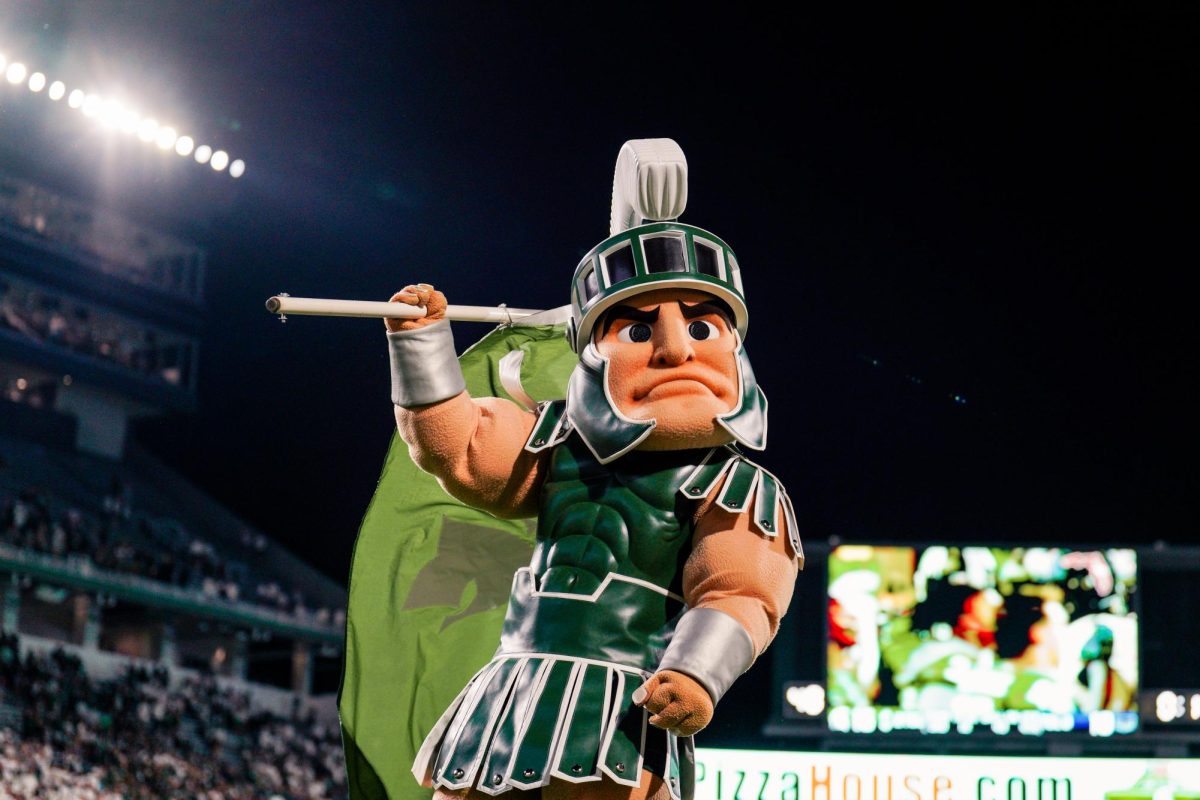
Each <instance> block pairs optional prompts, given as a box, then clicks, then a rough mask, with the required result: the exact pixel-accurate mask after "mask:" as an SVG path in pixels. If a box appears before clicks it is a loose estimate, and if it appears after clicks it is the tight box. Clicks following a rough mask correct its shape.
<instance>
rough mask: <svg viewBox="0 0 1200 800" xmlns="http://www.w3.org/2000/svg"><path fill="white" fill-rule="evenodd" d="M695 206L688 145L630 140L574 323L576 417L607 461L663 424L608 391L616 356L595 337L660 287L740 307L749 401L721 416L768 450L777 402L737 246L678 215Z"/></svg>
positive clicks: (586, 266)
mask: <svg viewBox="0 0 1200 800" xmlns="http://www.w3.org/2000/svg"><path fill="white" fill-rule="evenodd" d="M686 205H687V159H685V158H684V155H683V150H681V149H680V147H679V145H678V144H676V143H675V142H674V141H673V140H671V139H634V140H632V141H628V142H626V143H625V145H624V146H623V147H622V148H621V152H620V154H619V155H618V156H617V166H616V171H615V174H614V176H613V199H612V218H611V222H610V227H609V233H610V235H609V238H607V239H605V240H604V241H603V242H601V243H600V244H598V245H596V246H595V247H593V248H592V249H591V251H590V252H588V254H587V255H586V256H584V257H583V260H582V261H580V262H579V266H578V267H576V268H575V277H574V280H573V281H572V284H571V319H570V321H569V322H568V324H567V338H568V340H569V341H570V343H571V347H572V348H574V350H575V352H576V353H578V354H579V360H580V363H579V366H578V367H577V368H576V370H575V372H574V373H573V374H572V376H571V380H570V384H569V386H568V392H567V416H568V417H569V418H570V421H571V425H572V427H574V428H575V430H577V431H578V432H579V434H580V436H581V437H582V438H583V440H584V441H585V442H586V443H587V445H588V447H589V448H590V449H591V450H592V453H593V454H594V455H595V456H596V457H597V459H599V460H600V462H601V463H607V462H609V461H612V460H613V459H616V458H618V457H620V456H622V455H624V454H625V453H627V452H629V451H630V450H632V449H634V448H635V447H637V445H638V444H639V443H641V442H642V441H643V440H644V439H645V438H646V437H647V436H649V435H650V433H651V431H652V430H653V429H654V426H655V422H654V421H645V420H632V419H629V418H627V417H625V416H623V415H622V414H621V413H620V411H618V410H617V409H616V408H615V407H613V404H612V401H611V399H610V398H609V396H608V392H607V391H606V389H605V385H606V384H605V380H606V378H605V374H604V373H605V369H606V365H607V362H606V361H605V360H604V359H603V357H601V356H600V354H599V352H598V351H597V350H596V347H595V345H594V344H593V343H592V331H593V330H594V328H595V327H596V324H597V323H598V322H599V321H600V319H601V318H602V317H603V316H604V312H605V311H607V310H608V309H609V308H611V307H612V306H614V305H616V304H617V303H618V302H620V301H621V300H624V299H627V298H629V297H633V296H635V295H638V294H642V293H643V292H650V291H654V290H657V289H668V288H680V289H695V290H699V291H702V292H707V293H709V294H711V295H713V296H714V297H717V298H719V299H720V300H722V301H724V302H725V303H726V304H727V305H728V306H729V308H730V309H732V311H733V315H734V320H733V323H734V328H735V329H736V331H737V336H738V350H737V365H738V374H739V380H740V383H741V392H740V396H741V400H740V402H739V403H738V405H737V406H736V407H735V408H733V409H732V410H731V411H729V412H728V413H726V414H723V415H721V416H720V417H718V418H717V422H718V424H720V425H721V426H722V427H723V428H725V429H726V430H727V431H729V433H730V434H731V435H732V436H733V438H734V439H736V440H737V441H738V442H740V443H741V444H743V445H745V446H747V447H750V448H753V449H755V450H761V449H763V448H764V447H766V439H767V399H766V397H765V396H764V395H763V393H762V390H761V389H759V388H758V384H757V383H756V382H755V380H754V371H753V370H752V369H751V368H750V361H749V359H748V358H747V357H746V350H745V347H744V346H743V345H742V340H743V339H744V338H745V336H746V326H747V324H748V322H749V313H748V312H747V310H746V300H745V297H744V296H743V293H742V276H741V271H740V269H739V268H738V262H737V259H736V258H735V257H734V255H733V251H732V250H731V249H730V248H729V245H727V244H725V242H723V241H722V240H721V239H719V238H718V237H716V236H714V235H713V234H711V233H709V232H708V231H706V230H703V229H701V228H697V227H695V226H693V225H684V224H682V223H679V222H676V221H675V220H676V219H677V218H678V217H679V216H680V215H681V214H682V213H683V209H684V207H685V206H686Z"/></svg>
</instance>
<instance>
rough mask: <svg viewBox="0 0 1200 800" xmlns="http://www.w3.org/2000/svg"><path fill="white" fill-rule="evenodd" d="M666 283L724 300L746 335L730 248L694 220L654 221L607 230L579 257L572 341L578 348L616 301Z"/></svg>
mask: <svg viewBox="0 0 1200 800" xmlns="http://www.w3.org/2000/svg"><path fill="white" fill-rule="evenodd" d="M668 288H679V289H696V290H699V291H702V292H708V293H709V294H711V295H713V296H715V297H717V298H719V299H721V300H723V301H724V302H725V303H726V304H728V305H729V307H730V308H731V309H732V310H733V315H734V320H733V323H734V327H735V328H736V329H737V332H738V334H739V335H740V336H742V337H743V338H745V336H746V326H747V324H748V323H749V317H750V315H749V314H748V313H747V311H746V299H745V297H744V296H743V294H742V276H741V270H740V269H739V268H738V262H737V258H736V257H735V256H734V255H733V250H731V249H730V248H729V245H727V244H725V242H723V241H721V240H720V239H719V238H717V237H716V236H714V235H713V234H711V233H709V232H708V231H706V230H704V229H702V228H697V227H695V226H694V225H684V224H682V223H679V222H654V223H651V224H649V225H639V226H638V227H636V228H630V229H629V230H625V231H621V232H620V233H618V234H616V235H615V236H610V237H609V238H607V239H605V240H604V241H603V242H601V243H600V244H598V245H596V246H595V247H593V248H592V249H591V251H590V252H589V253H588V254H587V255H586V256H584V257H583V260H582V261H580V262H579V266H577V267H576V268H575V278H574V280H573V281H572V284H571V323H572V324H571V325H570V327H569V330H568V332H567V333H568V336H570V337H571V346H572V347H573V348H574V349H575V352H576V353H582V352H583V348H584V347H585V346H586V345H587V343H588V342H589V341H591V337H592V330H593V329H594V328H595V326H596V323H597V322H598V321H599V320H600V318H601V317H602V316H603V315H604V312H605V311H607V310H608V309H609V308H611V307H612V306H614V305H616V304H617V303H618V302H619V301H621V300H623V299H625V298H627V297H633V296H634V295H639V294H643V293H644V292H651V291H654V290H655V289H668Z"/></svg>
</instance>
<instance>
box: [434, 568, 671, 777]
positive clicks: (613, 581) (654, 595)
mask: <svg viewBox="0 0 1200 800" xmlns="http://www.w3.org/2000/svg"><path fill="white" fill-rule="evenodd" d="M647 602H649V604H650V606H652V607H657V608H658V609H660V611H659V613H662V610H665V608H666V607H667V606H668V605H670V606H672V607H674V608H677V609H679V611H678V612H677V613H679V614H681V613H682V610H683V606H682V603H681V602H679V599H678V597H677V596H675V597H672V596H671V594H670V593H667V592H664V591H663V590H661V589H658V588H657V587H652V586H649V585H646V584H645V583H644V582H642V581H638V580H636V579H632V578H629V577H626V576H621V575H616V574H613V575H610V576H609V577H608V578H607V579H606V580H605V581H604V582H603V584H602V586H601V587H600V588H599V589H598V590H597V592H596V593H595V595H594V596H589V595H584V596H579V595H564V594H556V593H551V592H538V591H537V590H536V589H535V588H534V580H533V576H532V575H531V573H530V570H529V569H521V570H519V571H518V572H517V574H516V576H515V577H514V581H513V596H512V599H511V601H510V607H509V615H508V619H507V620H506V623H505V632H504V636H503V637H502V639H501V645H500V650H499V651H498V652H497V653H496V655H495V657H493V659H492V660H491V662H489V663H488V664H487V665H486V666H485V667H484V668H483V669H481V670H480V671H479V672H478V673H476V674H475V676H474V677H473V678H472V679H471V681H470V682H469V683H468V684H467V686H466V688H464V689H463V690H462V692H461V693H460V694H459V696H458V697H457V698H456V699H455V700H454V702H453V703H451V705H450V707H449V708H448V709H447V710H446V712H445V714H443V715H442V718H441V719H440V720H439V721H438V723H437V725H436V726H434V728H433V730H432V731H430V733H429V735H428V736H427V737H426V739H425V743H424V744H423V745H422V747H421V750H420V752H419V753H418V754H417V759H416V763H415V764H414V766H413V772H414V774H415V775H416V777H417V778H418V779H423V780H422V783H424V784H425V785H432V786H438V787H444V788H447V789H462V788H466V787H476V788H478V789H479V790H480V791H482V792H485V793H487V794H500V793H502V792H505V791H507V790H508V789H511V788H517V789H533V788H536V787H539V786H545V785H546V784H548V783H549V782H550V781H551V780H563V781H569V782H573V783H584V782H588V781H599V780H604V779H608V780H612V781H615V782H617V783H620V784H624V785H627V786H631V787H633V786H638V785H639V784H640V781H641V778H642V770H648V771H650V772H652V773H654V774H656V775H659V776H660V777H662V778H663V779H664V780H665V781H666V784H667V786H668V788H669V789H670V792H671V796H672V797H673V798H675V800H681V798H683V797H684V796H686V794H690V792H684V791H683V790H684V789H686V788H690V787H685V786H684V785H683V784H684V783H685V782H687V783H690V777H691V764H692V760H693V759H692V740H691V738H690V737H689V738H687V739H683V740H679V739H677V737H675V736H674V735H673V734H671V733H668V732H667V731H664V730H661V729H659V728H655V727H654V726H652V725H650V724H649V722H648V719H649V716H650V715H649V714H648V712H646V711H644V710H643V709H641V708H639V707H638V706H636V705H634V704H633V701H632V699H631V698H632V695H633V692H634V691H635V690H636V689H637V688H638V687H639V686H641V685H642V683H643V682H644V681H645V680H646V678H648V677H650V674H651V672H652V671H653V667H654V665H653V664H649V665H645V663H644V662H645V660H648V659H642V658H630V656H632V655H634V654H632V653H629V652H624V653H622V652H620V649H621V643H622V640H623V639H625V638H626V636H623V635H621V634H620V633H617V635H616V636H613V635H612V634H614V630H613V627H614V626H622V627H627V626H624V625H622V622H621V620H620V619H619V617H620V616H622V615H621V614H620V613H619V612H620V611H622V610H624V612H625V613H624V616H625V617H627V618H628V617H630V616H638V615H637V614H636V612H635V613H633V614H631V613H630V611H631V610H632V609H636V608H637V607H639V606H644V604H645V603H647ZM550 615H553V616H550ZM655 616H657V614H655ZM672 616H675V615H672ZM531 617H541V618H542V619H548V618H553V619H557V620H558V621H559V623H560V624H559V625H558V626H556V627H557V628H558V630H554V631H541V635H538V633H539V632H538V631H536V630H532V629H530V627H529V626H522V625H520V624H516V625H511V624H510V623H513V622H514V621H516V620H520V619H529V618H531ZM606 617H617V618H611V619H609V620H607V622H608V624H605V622H606V620H605V619H604V618H606ZM625 622H626V623H630V622H632V623H634V625H635V626H636V622H637V621H636V620H630V619H626V620H625ZM541 627H544V626H541ZM548 638H553V639H554V640H555V641H554V642H553V646H552V647H551V646H550V645H551V642H549V641H547V639H548ZM660 641H661V639H660ZM598 645H599V646H598ZM655 649H657V648H655ZM549 650H554V651H555V652H547V651H549ZM648 655H651V654H648ZM594 656H599V657H594ZM606 657H607V658H606ZM614 658H615V660H612V659H614ZM639 662H642V663H639ZM681 759H682V765H683V766H682V769H681Z"/></svg>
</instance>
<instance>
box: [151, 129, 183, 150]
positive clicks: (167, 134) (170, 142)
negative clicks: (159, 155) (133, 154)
mask: <svg viewBox="0 0 1200 800" xmlns="http://www.w3.org/2000/svg"><path fill="white" fill-rule="evenodd" d="M178 138H179V134H178V133H176V132H175V129H174V128H172V127H171V126H170V125H164V126H163V127H161V128H159V129H158V137H157V138H156V140H155V141H156V143H157V144H158V146H159V148H161V149H163V150H170V149H171V148H172V147H174V146H175V141H176V140H177V139H178Z"/></svg>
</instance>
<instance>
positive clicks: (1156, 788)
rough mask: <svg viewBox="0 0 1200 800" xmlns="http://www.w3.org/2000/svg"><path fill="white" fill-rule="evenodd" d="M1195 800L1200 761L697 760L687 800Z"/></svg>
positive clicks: (820, 756) (835, 756)
mask: <svg viewBox="0 0 1200 800" xmlns="http://www.w3.org/2000/svg"><path fill="white" fill-rule="evenodd" d="M1143 798H1144V800H1198V799H1200V761H1197V760H1195V759H1146V758H1049V757H1032V756H1030V757H1021V758H1014V757H991V756H940V755H939V756H913V755H875V754H869V753H807V752H779V751H766V750H716V749H707V748H699V749H698V750H697V753H696V798H695V800H1143Z"/></svg>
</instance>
